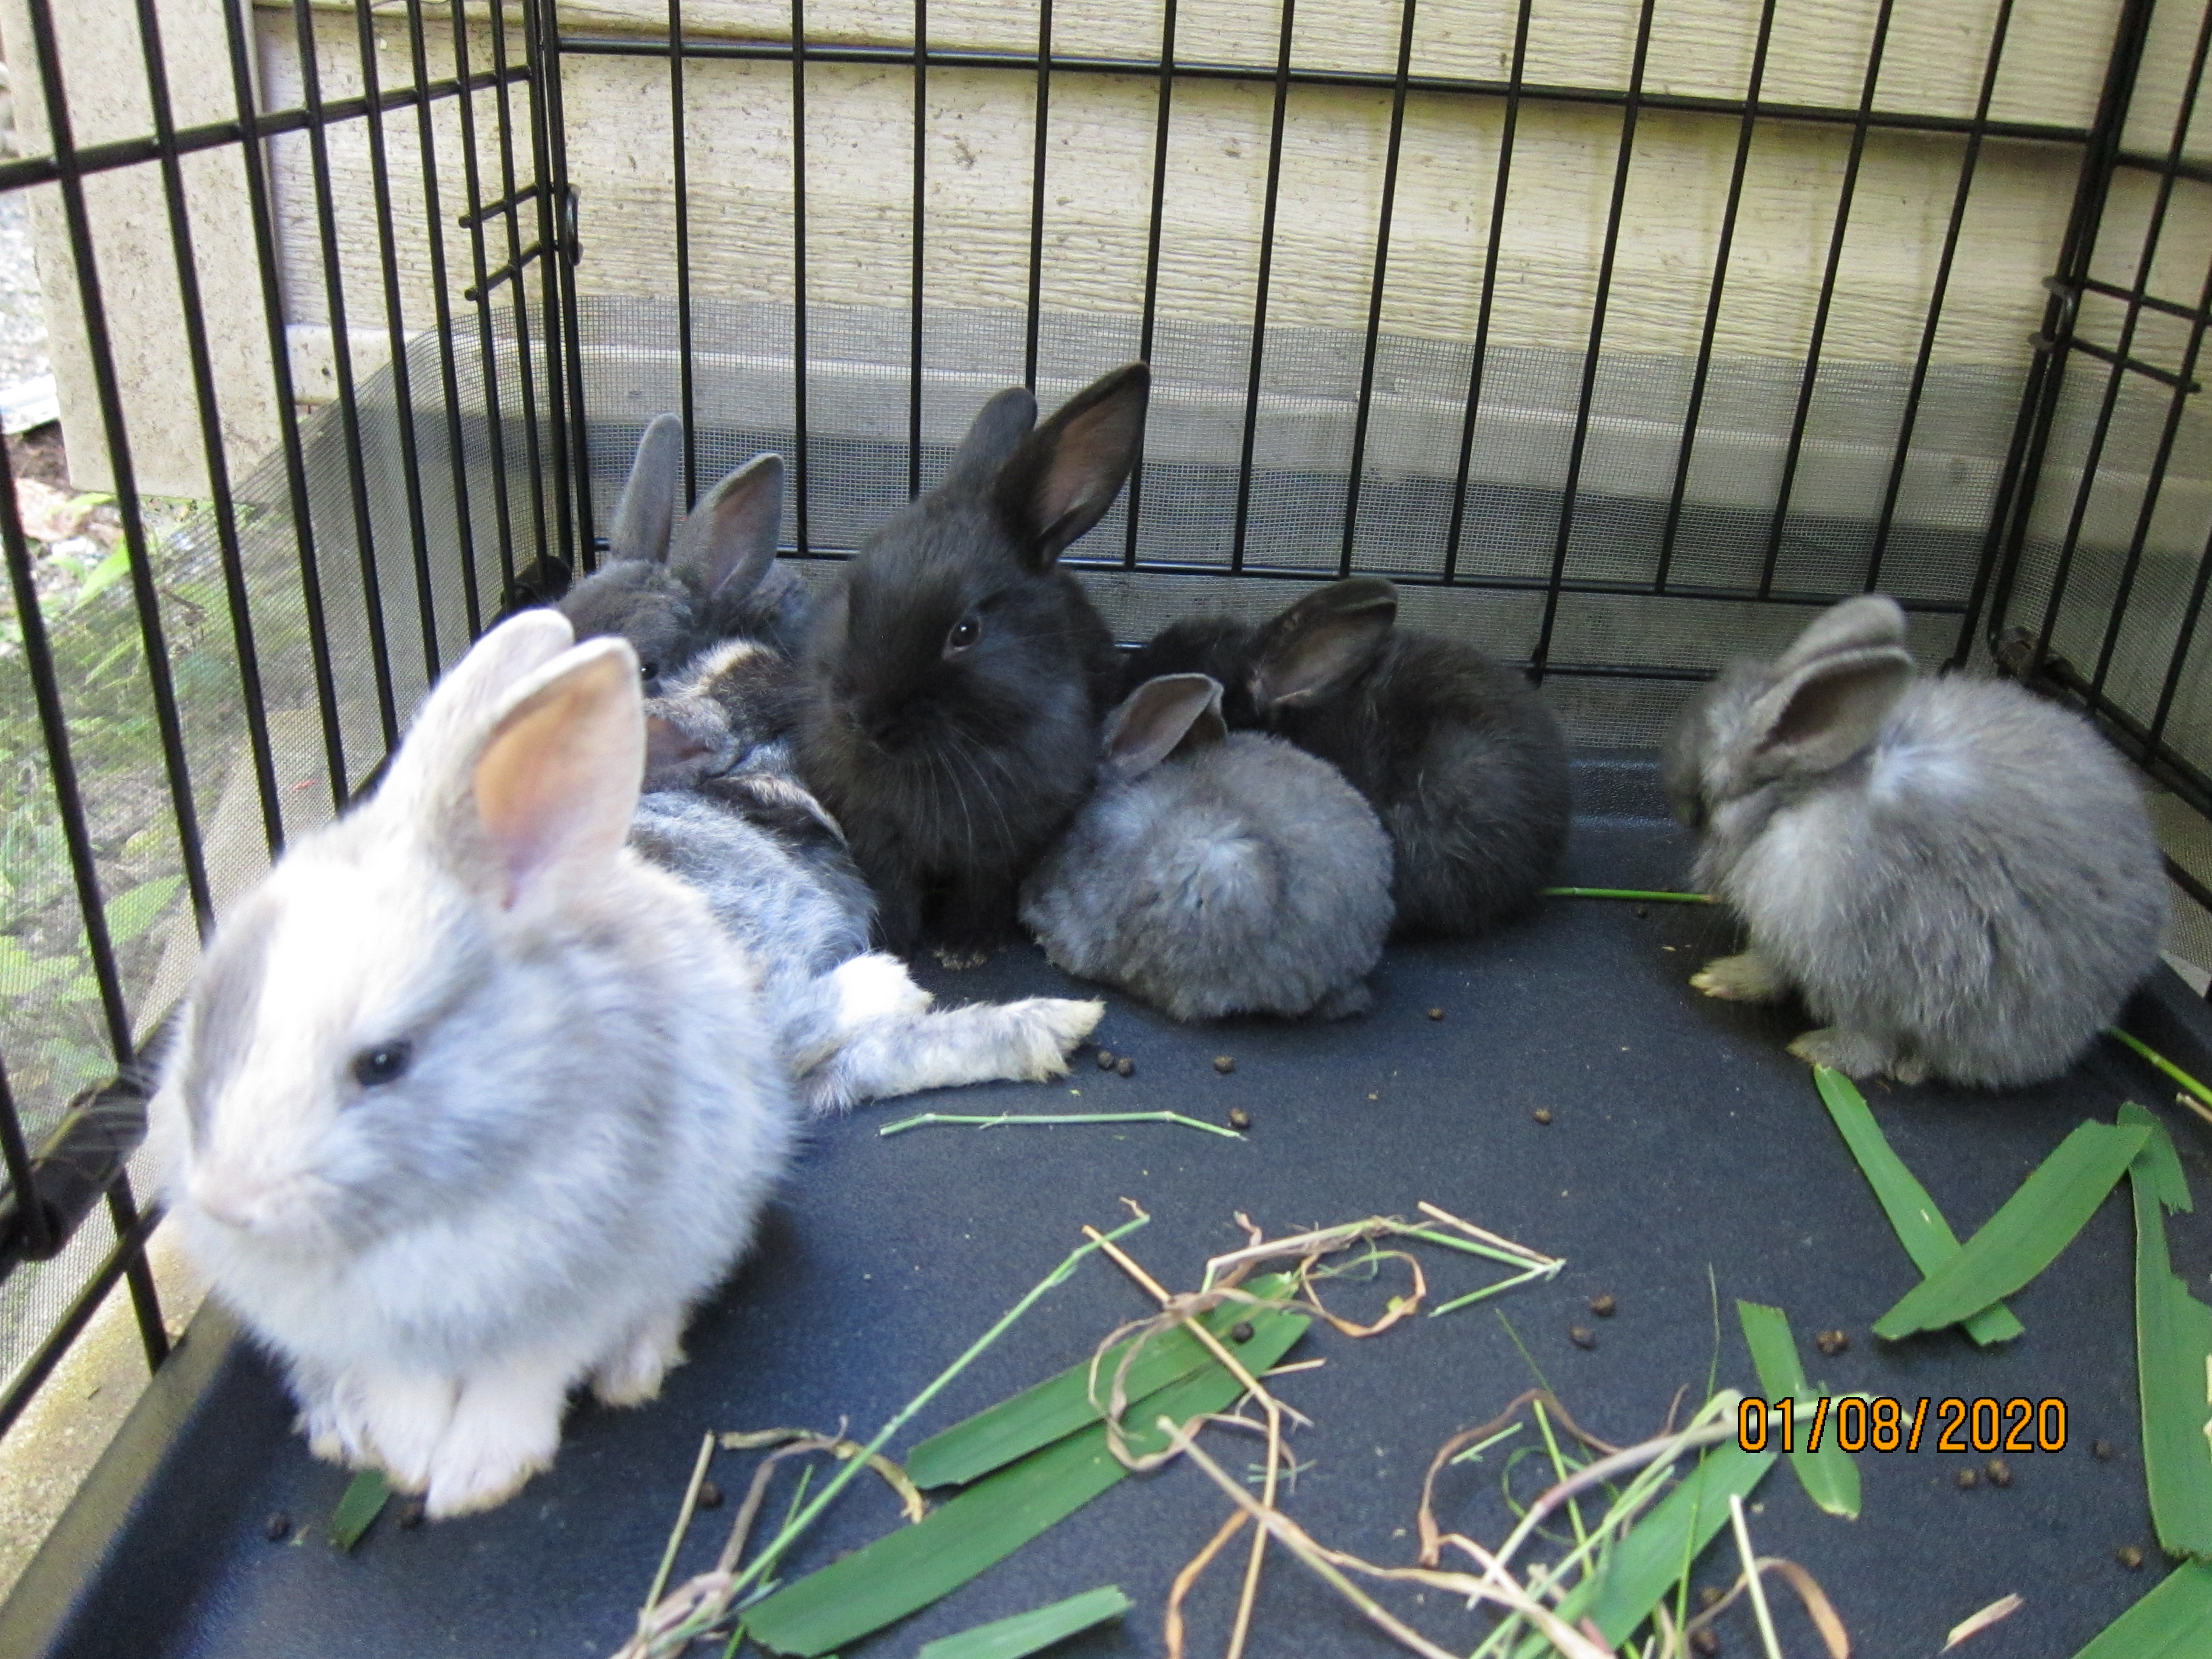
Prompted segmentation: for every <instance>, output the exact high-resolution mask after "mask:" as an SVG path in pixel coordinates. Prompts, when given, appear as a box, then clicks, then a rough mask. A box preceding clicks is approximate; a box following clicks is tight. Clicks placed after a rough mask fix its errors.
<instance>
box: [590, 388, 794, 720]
mask: <svg viewBox="0 0 2212 1659" xmlns="http://www.w3.org/2000/svg"><path fill="white" fill-rule="evenodd" d="M763 475H766V476H765V477H764V476H763ZM683 484H684V422H682V421H681V420H679V419H678V418H677V416H673V415H661V416H655V417H654V419H653V423H652V424H651V425H650V426H648V427H647V428H646V429H645V435H644V436H643V437H642V438H641V439H640V440H639V441H638V446H637V458H636V459H635V460H634V461H633V462H631V464H630V471H629V482H628V483H625V484H624V485H623V493H622V500H621V501H620V502H619V503H618V504H617V506H616V507H615V516H614V523H613V526H611V529H610V530H609V532H608V535H607V562H606V563H605V564H603V565H601V566H600V567H599V569H597V570H596V571H594V572H593V573H592V574H590V575H588V576H586V577H585V578H584V580H581V581H580V582H578V583H577V584H576V585H575V586H574V587H572V588H570V589H569V590H568V594H567V596H566V597H565V598H563V599H562V600H561V614H562V616H564V617H568V620H569V622H570V623H572V624H573V625H574V628H575V629H576V637H577V638H578V639H580V640H583V639H591V638H592V637H594V636H596V635H601V634H616V635H621V636H622V637H623V639H626V640H628V641H629V642H630V645H631V647H632V648H634V649H635V651H636V653H637V659H638V664H639V668H640V671H641V673H642V674H643V676H644V679H645V691H646V695H647V696H655V695H657V694H658V693H659V690H660V686H661V682H662V680H663V679H664V678H665V677H667V676H669V675H671V674H673V673H674V672H675V671H677V670H678V669H679V668H681V667H683V666H684V665H685V664H686V663H689V662H690V661H691V660H693V659H695V658H696V657H697V656H698V654H699V653H701V652H702V651H704V650H705V649H706V648H707V647H708V646H710V645H713V644H714V643H715V642H716V641H720V640H728V639H739V638H743V639H752V640H760V641H765V642H766V643H767V644H769V646H771V647H774V648H775V649H776V650H778V651H781V652H785V653H792V652H795V651H797V650H799V648H800V647H801V646H802V644H803V643H804V641H805V638H806V629H807V624H808V617H809V615H810V613H811V610H812V602H811V599H809V597H808V594H807V592H806V586H805V583H804V582H802V581H800V580H799V578H798V577H797V576H796V575H794V574H793V573H792V571H791V569H790V568H789V567H788V566H786V565H780V564H771V565H770V566H769V568H768V569H767V570H766V571H765V572H758V573H754V574H752V575H750V578H740V576H739V574H738V573H739V570H740V568H741V566H742V565H743V563H744V550H745V549H746V548H748V547H750V545H752V544H754V543H755V542H756V541H757V539H758V538H759V528H760V526H759V522H758V519H759V515H760V514H761V513H763V512H765V513H767V514H768V516H769V524H770V526H771V527H772V526H774V524H775V520H776V518H777V515H778V513H779V512H780V509H781V503H782V499H783V461H782V459H781V457H780V456H775V455H761V456H757V457H755V458H754V459H752V460H750V461H748V462H747V463H746V464H745V465H744V466H742V467H740V468H738V470H737V471H735V472H732V473H731V474H730V475H729V476H728V477H726V478H724V479H723V480H722V481H721V482H720V483H718V484H716V485H715V486H714V488H713V489H710V490H708V492H707V495H706V496H705V498H704V499H703V500H702V501H700V503H699V504H698V506H696V507H693V508H692V509H691V511H690V513H689V514H687V515H686V516H685V518H684V522H683V524H682V525H681V526H678V527H677V529H676V532H675V544H674V545H673V546H672V547H671V545H670V542H669V531H670V528H671V526H673V525H674V524H675V520H676V504H677V501H678V500H679V499H680V497H681V495H682V491H683Z"/></svg>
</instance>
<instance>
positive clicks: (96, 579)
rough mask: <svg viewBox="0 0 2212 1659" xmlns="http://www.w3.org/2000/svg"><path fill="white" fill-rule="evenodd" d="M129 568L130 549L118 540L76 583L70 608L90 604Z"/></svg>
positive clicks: (74, 608) (128, 570)
mask: <svg viewBox="0 0 2212 1659" xmlns="http://www.w3.org/2000/svg"><path fill="white" fill-rule="evenodd" d="M130 569H131V549H130V547H129V545H128V544H125V543H123V542H118V543H117V544H115V547H114V550H112V552H110V553H109V554H108V556H106V558H104V559H102V560H101V561H100V562H99V563H98V564H96V565H94V566H93V568H92V572H91V574H89V575H88V576H87V577H86V578H85V579H84V580H83V581H82V582H81V583H79V584H78V586H77V590H76V597H75V598H74V599H71V600H70V610H72V611H75V610H76V609H77V608H78V607H79V606H80V605H90V604H91V603H92V602H93V601H94V599H98V598H99V597H100V595H101V594H102V593H105V592H106V591H107V590H108V589H109V588H111V587H112V586H115V584H116V583H117V582H118V581H120V580H122V579H123V578H124V576H125V575H126V574H129V572H130Z"/></svg>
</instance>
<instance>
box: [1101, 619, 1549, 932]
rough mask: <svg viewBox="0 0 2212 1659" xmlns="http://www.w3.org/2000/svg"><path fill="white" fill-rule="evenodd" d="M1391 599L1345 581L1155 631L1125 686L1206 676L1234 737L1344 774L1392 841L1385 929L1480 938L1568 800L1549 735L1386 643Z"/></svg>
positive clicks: (1408, 641) (1504, 673) (1459, 654)
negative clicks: (1261, 735) (1283, 743)
mask: <svg viewBox="0 0 2212 1659" xmlns="http://www.w3.org/2000/svg"><path fill="white" fill-rule="evenodd" d="M1397 613H1398V593H1397V589H1396V588H1395V587H1394V586H1391V584H1390V583H1389V582H1387V581H1385V580H1383V579H1382V578H1380V577H1377V576H1356V577H1352V578H1351V579H1349V580H1345V581H1340V582H1332V583H1331V584H1329V586H1326V587H1323V588H1319V589H1317V590H1316V591H1315V592H1311V593H1309V594H1307V595H1306V596H1305V598H1304V599H1300V600H1299V601H1298V602H1297V604H1295V605H1291V607H1290V608H1289V609H1288V610H1286V611H1282V612H1281V613H1280V614H1279V615H1278V616H1276V617H1273V619H1272V620H1270V621H1268V622H1266V623H1261V624H1259V625H1258V626H1256V627H1255V626H1254V625H1252V624H1250V623H1241V622H1237V621H1236V620H1234V619H1232V618H1231V617H1199V618H1194V619H1192V620H1189V621H1187V622H1180V623H1175V624H1173V625H1172V626H1170V627H1169V628H1168V629H1165V630H1164V632H1162V633H1161V634H1160V635H1158V636H1157V637H1156V638H1154V639H1153V640H1152V642H1151V643H1150V644H1148V645H1146V646H1145V647H1143V648H1142V649H1140V650H1139V651H1137V652H1136V653H1133V655H1132V656H1131V658H1130V659H1129V661H1128V663H1127V667H1126V670H1125V674H1124V679H1125V683H1126V684H1140V683H1142V682H1143V681H1145V680H1147V679H1150V678H1153V677H1154V676H1155V675H1159V674H1170V673H1185V672H1198V673H1205V674H1210V675H1212V677H1213V678H1215V679H1217V680H1219V681H1220V682H1221V684H1222V686H1223V688H1224V697H1223V705H1222V706H1223V713H1224V714H1225V716H1226V718H1227V720H1228V723H1229V725H1230V726H1231V729H1232V730H1237V731H1244V730H1253V729H1258V730H1263V731H1267V732H1273V733H1275V734H1276V735H1277V736H1279V737H1284V738H1289V739H1290V740H1291V742H1292V743H1294V744H1297V746H1298V747H1299V748H1301V749H1303V750H1306V751H1307V752H1308V753H1309V754H1313V755H1318V756H1319V757H1321V758H1322V759H1323V760H1325V761H1327V762H1328V763H1330V764H1331V765H1333V766H1334V767H1335V768H1336V769H1338V770H1339V771H1340V772H1341V773H1343V775H1344V776H1345V779H1346V781H1347V782H1349V783H1350V784H1351V785H1352V787H1353V788H1355V789H1357V790H1358V792H1359V793H1361V794H1362V795H1364V796H1365V797H1366V798H1367V801H1368V804H1369V805H1371V806H1372V807H1373V808H1374V809H1375V811H1376V816H1377V817H1380V818H1381V819H1382V821H1383V829H1386V830H1387V831H1389V836H1390V843H1391V848H1392V850H1393V852H1394V854H1395V873H1394V878H1393V883H1394V885H1393V899H1394V901H1395V905H1396V915H1395V926H1394V931H1395V933H1397V934H1399V935H1401V936H1403V935H1408V934H1420V933H1461V934H1464V933H1480V932H1481V931H1483V930H1484V929H1485V928H1487V927H1491V926H1492V924H1494V923H1496V922H1498V921H1504V920H1506V919H1508V918H1510V917H1511V916H1513V915H1517V914H1519V913H1521V912H1522V911H1525V910H1527V909H1528V908H1531V907H1532V906H1533V905H1534V902H1535V901H1536V898H1537V896H1539V895H1540V894H1541V892H1542V891H1543V889H1544V887H1545V885H1546V884H1547V883H1548V882H1549V881H1550V880H1551V879H1552V876H1553V872H1554V871H1555V870H1557V868H1558V867H1559V859H1560V855H1561V854H1562V853H1563V852H1564V851H1565V847H1566V839H1567V824H1568V818H1569V815H1570V811H1571V801H1570V799H1569V790H1568V783H1567V757H1566V748H1565V743H1564V742H1563V740H1562V739H1561V738H1560V736H1559V722H1558V721H1557V720H1554V719H1553V716H1552V712H1551V710H1550V709H1549V708H1546V707H1545V705H1544V702H1543V700H1542V699H1541V697H1539V696H1537V695H1536V693H1535V690H1534V689H1533V688H1532V687H1531V686H1530V685H1529V684H1528V682H1527V680H1525V679H1524V678H1522V676H1520V675H1519V674H1516V673H1515V672H1513V671H1511V670H1510V669H1508V668H1506V667H1505V666H1504V665H1502V664H1500V663H1498V662H1495V661H1492V659H1490V658H1488V657H1486V656H1485V655H1484V654H1483V653H1481V652H1480V651H1477V650H1476V649H1474V647H1472V646H1468V645H1463V644H1462V643H1460V642H1459V641H1455V640H1447V639H1443V638H1440V637H1438V636H1437V635H1431V634H1414V633H1396V632H1394V631H1393V629H1394V625H1395V623H1396V620H1397Z"/></svg>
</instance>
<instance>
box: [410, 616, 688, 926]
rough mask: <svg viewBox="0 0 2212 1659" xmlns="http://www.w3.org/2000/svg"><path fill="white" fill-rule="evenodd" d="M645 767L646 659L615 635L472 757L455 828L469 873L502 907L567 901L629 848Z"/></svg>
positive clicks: (541, 687)
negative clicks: (642, 675) (641, 665)
mask: <svg viewBox="0 0 2212 1659" xmlns="http://www.w3.org/2000/svg"><path fill="white" fill-rule="evenodd" d="M644 769H645V719H644V701H643V698H642V696H641V693H640V692H639V690H638V672H637V653H635V652H634V651H632V650H631V649H630V647H629V642H628V641H625V640H621V639H614V638H601V639H596V640H591V641H586V643H585V644H582V645H580V646H577V647H574V648H573V649H572V650H569V651H567V652H564V653H562V655H560V656H558V657H556V658H555V659H553V661H551V662H550V663H549V664H547V665H545V666H544V667H543V668H541V669H540V670H539V671H538V672H537V673H535V674H533V675H532V676H531V677H530V678H529V679H527V680H526V681H524V682H523V684H521V685H520V686H518V687H516V688H515V689H514V690H513V693H511V694H510V696H509V699H508V701H507V702H506V703H505V704H504V705H503V707H502V708H501V713H500V714H499V717H498V719H497V720H496V721H495V724H494V725H493V726H492V727H491V730H490V731H489V732H488V733H487V734H486V735H485V737H484V739H483V743H482V744H480V745H478V746H477V748H476V750H474V752H473V753H472V754H471V756H470V757H468V763H467V769H466V772H465V777H464V780H461V781H463V783H464V787H462V789H460V790H459V791H457V792H456V795H455V798H454V799H453V811H454V812H455V813H456V814H457V815H458V816H459V817H460V819H461V820H462V821H461V823H458V824H449V825H448V828H449V829H452V830H453V831H455V832H457V833H455V834H454V836H453V840H454V842H456V843H458V846H457V848H456V850H459V851H462V852H463V853H464V854H465V856H464V859H463V860H462V863H463V865H464V867H465V869H466V871H467V873H469V874H470V875H472V876H473V877H475V878H476V879H477V883H478V884H480V886H482V887H483V888H485V889H488V890H489V896H491V897H492V899H493V900H494V902H496V903H497V904H499V905H500V906H501V908H506V909H520V908H538V906H540V905H544V904H547V903H557V902H559V900H560V899H561V898H562V896H564V895H566V894H568V893H570V892H573V891H574V890H576V889H577V888H578V887H580V886H582V885H584V884H588V883H590V882H592V881H593V880H594V879H596V878H598V877H599V875H600V874H601V873H602V872H605V870H606V869H607V868H608V866H611V865H612V864H613V862H614V861H615V860H616V858H617V856H618V855H619V854H620V853H621V851H622V846H623V841H624V839H625V838H626V837H627V836H628V835H629V819H630V813H631V812H632V811H634V810H635V807H636V805H637V796H638V782H639V779H640V777H641V775H642V774H643V772H644ZM466 854H476V855H477V856H474V857H469V856H466Z"/></svg>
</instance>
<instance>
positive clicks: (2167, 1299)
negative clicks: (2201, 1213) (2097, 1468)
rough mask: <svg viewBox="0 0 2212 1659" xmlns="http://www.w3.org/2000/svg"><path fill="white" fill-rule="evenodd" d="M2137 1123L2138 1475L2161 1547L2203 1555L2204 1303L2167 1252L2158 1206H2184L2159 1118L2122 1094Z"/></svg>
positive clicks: (2210, 1403) (2181, 1180)
mask: <svg viewBox="0 0 2212 1659" xmlns="http://www.w3.org/2000/svg"><path fill="white" fill-rule="evenodd" d="M2120 1122H2121V1123H2122V1124H2123V1125H2124V1126H2127V1127H2136V1128H2141V1129H2142V1130H2143V1131H2144V1133H2145V1135H2146V1137H2147V1138H2146V1139H2145V1140H2144V1141H2143V1144H2142V1151H2141V1152H2137V1153H2136V1158H2135V1161H2134V1162H2133V1163H2132V1164H2130V1165H2129V1166H2128V1187H2129V1190H2130V1196H2131V1197H2132V1198H2133V1199H2134V1200H2135V1212H2136V1380H2137V1384H2138V1386H2139V1388H2140V1389H2141V1391H2142V1448H2143V1480H2144V1483H2145V1485H2147V1486H2148V1488H2149V1490H2150V1513H2151V1522H2152V1524H2153V1525H2154V1527H2155V1528H2157V1531H2158V1541H2159V1547H2160V1548H2161V1549H2163V1550H2165V1551H2166V1553H2167V1554H2169V1555H2196V1556H2201V1557H2202V1556H2212V1421H2208V1419H2212V1308H2207V1307H2206V1306H2205V1305H2204V1304H2203V1303H2201V1302H2199V1301H2197V1299H2196V1298H2195V1297H2192V1296H2191V1295H2190V1294H2189V1291H2188V1289H2187V1287H2186V1286H2185V1285H2184V1284H2183V1282H2182V1280H2181V1279H2180V1278H2179V1276H2178V1275H2177V1274H2176V1273H2174V1271H2173V1269H2172V1265H2171V1263H2170V1262H2169V1261H2168V1260H2167V1256H2166V1212H2168V1211H2175V1210H2188V1209H2190V1208H2191V1207H2192V1206H2191V1202H2190V1198H2189V1182H2188V1180H2187V1178H2186V1177H2185V1176H2183V1174H2182V1171H2181V1160H2180V1158H2178V1157H2176V1156H2175V1154H2174V1150H2173V1142H2172V1139H2170V1138H2169V1137H2168V1136H2167V1134H2166V1128H2165V1126H2164V1125H2162V1124H2161V1123H2160V1122H2159V1121H2158V1120H2157V1119H2155V1118H2154V1117H2153V1116H2152V1115H2150V1113H2149V1112H2148V1110H2146V1109H2144V1108H2142V1107H2141V1106H2138V1105H2136V1103H2134V1102H2133V1101H2130V1102H2129V1103H2127V1104H2126V1105H2124V1106H2123V1107H2121V1108H2120Z"/></svg>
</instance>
